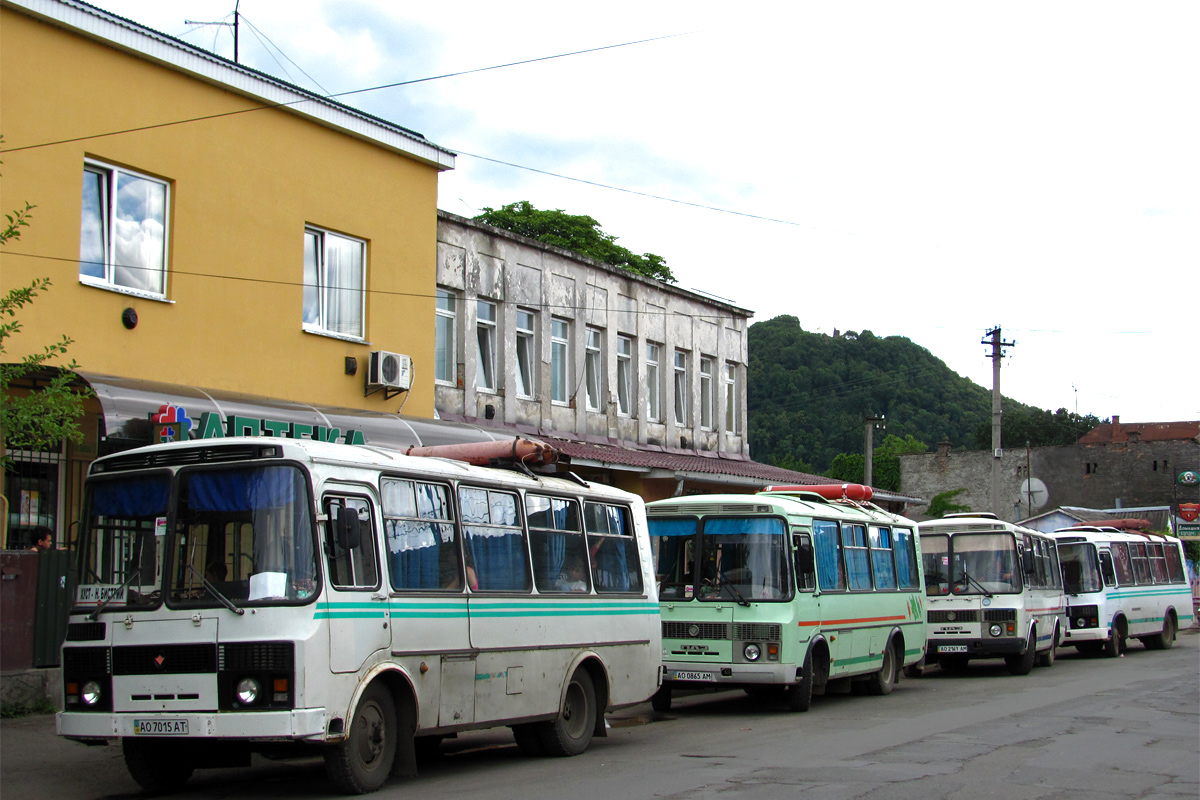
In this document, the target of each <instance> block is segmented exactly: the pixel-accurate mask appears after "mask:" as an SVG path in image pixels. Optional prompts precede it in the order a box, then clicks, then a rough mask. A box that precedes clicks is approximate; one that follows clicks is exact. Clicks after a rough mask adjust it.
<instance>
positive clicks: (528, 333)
mask: <svg viewBox="0 0 1200 800" xmlns="http://www.w3.org/2000/svg"><path fill="white" fill-rule="evenodd" d="M537 318H538V317H537V312H536V311H529V310H528V309H524V308H518V309H517V319H516V326H515V327H516V353H515V355H516V370H517V397H523V398H525V399H528V400H532V399H533V398H535V397H537V363H538V359H537Z"/></svg>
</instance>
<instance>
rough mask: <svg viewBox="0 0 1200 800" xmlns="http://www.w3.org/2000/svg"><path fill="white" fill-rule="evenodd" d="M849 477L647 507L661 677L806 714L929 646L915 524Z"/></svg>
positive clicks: (869, 686) (873, 690)
mask: <svg viewBox="0 0 1200 800" xmlns="http://www.w3.org/2000/svg"><path fill="white" fill-rule="evenodd" d="M870 497H871V489H870V488H869V487H866V486H861V485H857V484H847V485H838V486H790V487H782V486H781V487H768V488H767V489H766V490H764V491H763V492H759V493H758V494H754V495H707V496H698V497H679V498H672V499H669V500H659V501H656V502H653V503H648V504H647V506H646V514H647V519H648V522H649V525H650V537H651V543H652V546H653V548H654V551H655V558H656V564H657V568H656V574H657V580H658V582H659V605H660V607H661V611H662V639H663V642H662V646H663V651H662V652H663V685H662V688H661V689H659V691H658V692H657V693H656V694H655V695H654V698H653V704H654V707H655V708H656V709H658V710H660V711H662V710H666V709H669V708H670V707H671V693H672V691H673V690H675V689H700V688H715V689H726V688H741V689H744V690H745V691H746V692H747V693H748V694H752V695H753V694H761V695H771V694H777V695H779V696H780V697H781V698H783V699H786V701H787V706H788V707H789V708H790V709H792V710H793V711H807V710H808V708H809V705H810V703H811V702H812V697H813V695H814V694H822V693H825V692H826V691H828V690H830V689H832V688H836V687H839V686H841V687H845V686H847V685H849V686H851V688H854V687H855V686H857V687H859V688H862V689H864V690H865V691H866V692H868V693H870V694H888V693H889V692H891V691H892V688H893V686H894V685H895V684H896V682H897V680H898V679H899V677H900V673H901V668H902V667H904V666H907V665H910V664H916V663H917V662H919V661H920V660H921V658H922V656H923V655H924V648H925V625H926V623H925V613H924V587H923V582H922V574H921V553H920V545H919V543H918V541H917V536H916V534H915V523H913V522H912V521H911V520H909V519H906V518H904V517H901V516H897V515H895V514H892V513H889V512H887V511H884V510H883V509H881V508H879V507H878V506H875V505H873V504H872V503H870V502H869V500H870Z"/></svg>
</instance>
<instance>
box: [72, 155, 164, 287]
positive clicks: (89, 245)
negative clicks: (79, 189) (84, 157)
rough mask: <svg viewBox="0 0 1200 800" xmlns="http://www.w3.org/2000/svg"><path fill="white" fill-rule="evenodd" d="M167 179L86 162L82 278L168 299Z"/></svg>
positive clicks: (80, 242)
mask: <svg viewBox="0 0 1200 800" xmlns="http://www.w3.org/2000/svg"><path fill="white" fill-rule="evenodd" d="M168 199H169V192H168V189H167V184H166V183H165V182H163V181H160V180H157V179H155V178H150V177H148V176H146V175H138V174H137V173H134V172H129V171H128V170H123V169H119V168H117V167H110V166H108V165H106V164H99V163H94V162H90V161H89V162H87V163H85V164H84V167H83V213H82V216H81V220H80V226H79V280H80V281H82V282H83V283H86V284H90V285H92V286H99V287H101V288H104V289H116V290H118V291H127V292H130V293H136V294H145V295H149V296H151V297H157V298H163V297H166V293H167V202H168Z"/></svg>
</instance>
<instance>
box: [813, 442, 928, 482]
mask: <svg viewBox="0 0 1200 800" xmlns="http://www.w3.org/2000/svg"><path fill="white" fill-rule="evenodd" d="M928 449H929V448H928V447H927V446H926V445H925V443H924V442H919V441H917V440H916V439H914V438H913V436H912V434H911V433H910V434H908V435H907V436H905V437H904V438H903V439H901V438H900V437H899V436H896V435H895V434H888V435H887V437H885V438H884V440H883V443H882V444H880V445H879V446H878V447H876V448H874V450H872V452H871V485H872V486H874V487H875V488H877V489H886V490H888V491H891V492H898V491H900V456H901V455H905V454H908V453H924V452H925V451H926V450H928ZM865 465H866V458H865V457H864V456H863V455H862V454H861V453H838V454H837V455H836V456H834V458H833V463H832V464H830V466H829V471H828V472H826V473H825V475H826V477H829V478H834V479H835V480H839V481H842V482H844V483H863V482H864V481H865V479H866V474H867V473H866V469H865Z"/></svg>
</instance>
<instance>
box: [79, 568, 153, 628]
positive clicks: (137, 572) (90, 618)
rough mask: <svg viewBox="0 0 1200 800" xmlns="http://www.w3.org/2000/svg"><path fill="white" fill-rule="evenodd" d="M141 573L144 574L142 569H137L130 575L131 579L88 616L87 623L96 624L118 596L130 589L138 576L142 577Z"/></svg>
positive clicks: (127, 579)
mask: <svg viewBox="0 0 1200 800" xmlns="http://www.w3.org/2000/svg"><path fill="white" fill-rule="evenodd" d="M141 572H142V568H141V567H135V568H134V570H133V572H131V573H129V577H128V578H126V579H125V582H124V583H122V584H121V585H120V586H119V587H117V590H116V591H115V592H113V593H112V594H110V595H109V596H108V597H106V598H105V599H104V600H103V601H102V602H101V603H100V605H98V606H96V610H95V611H93V612H92V613H90V614H88V615H87V621H88V622H95V621H96V617H98V616H100V612H101V611H103V610H104V609H106V608H108V606H109V605H110V604H111V603H112V601H113V600H116V599H117V596H118V595H120V594H121V593H122V592H124V591H125V590H126V589H128V588H129V584H131V583H133V579H134V578H136V577H137V576H138V575H140V574H141ZM92 574H93V575H94V574H95V573H92Z"/></svg>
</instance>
